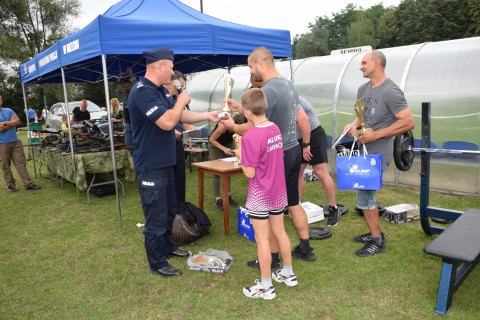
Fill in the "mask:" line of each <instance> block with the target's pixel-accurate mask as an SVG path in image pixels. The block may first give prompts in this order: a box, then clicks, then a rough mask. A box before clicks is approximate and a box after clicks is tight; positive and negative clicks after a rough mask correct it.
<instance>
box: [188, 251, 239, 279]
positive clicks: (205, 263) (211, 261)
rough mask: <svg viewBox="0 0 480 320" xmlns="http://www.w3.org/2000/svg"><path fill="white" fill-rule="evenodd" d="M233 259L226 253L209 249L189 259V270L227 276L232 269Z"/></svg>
mask: <svg viewBox="0 0 480 320" xmlns="http://www.w3.org/2000/svg"><path fill="white" fill-rule="evenodd" d="M232 263H233V258H232V256H230V254H229V253H228V252H226V251H219V250H215V249H211V248H210V249H208V250H207V251H206V252H199V253H198V254H197V255H194V256H190V257H189V258H188V259H187V269H188V270H194V271H201V272H211V273H216V274H225V272H227V270H228V269H230V267H231V265H232Z"/></svg>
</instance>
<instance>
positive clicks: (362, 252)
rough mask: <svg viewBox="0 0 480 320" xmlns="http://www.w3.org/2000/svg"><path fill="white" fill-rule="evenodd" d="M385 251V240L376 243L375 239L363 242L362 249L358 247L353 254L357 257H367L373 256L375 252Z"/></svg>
mask: <svg viewBox="0 0 480 320" xmlns="http://www.w3.org/2000/svg"><path fill="white" fill-rule="evenodd" d="M385 251H387V246H386V245H385V241H382V243H381V244H376V243H375V241H373V240H372V241H369V242H367V243H365V245H364V246H363V248H362V249H358V250H357V251H356V252H355V254H356V255H357V256H359V257H368V256H373V255H374V254H377V253H383V252H385Z"/></svg>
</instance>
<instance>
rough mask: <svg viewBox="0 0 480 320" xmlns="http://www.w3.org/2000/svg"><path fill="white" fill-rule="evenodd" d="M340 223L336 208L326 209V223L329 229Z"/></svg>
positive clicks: (338, 212)
mask: <svg viewBox="0 0 480 320" xmlns="http://www.w3.org/2000/svg"><path fill="white" fill-rule="evenodd" d="M339 221H340V211H339V210H338V207H336V208H335V207H332V206H329V207H328V222H327V226H329V227H335V226H336V225H337V224H338V222H339Z"/></svg>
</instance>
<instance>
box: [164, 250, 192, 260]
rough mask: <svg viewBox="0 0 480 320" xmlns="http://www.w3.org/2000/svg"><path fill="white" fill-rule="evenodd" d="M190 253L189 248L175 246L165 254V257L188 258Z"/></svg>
mask: <svg viewBox="0 0 480 320" xmlns="http://www.w3.org/2000/svg"><path fill="white" fill-rule="evenodd" d="M191 255H192V253H191V252H190V251H189V250H182V249H179V248H177V249H176V250H175V251H173V252H170V253H169V254H167V258H171V257H180V258H188V257H190V256H191Z"/></svg>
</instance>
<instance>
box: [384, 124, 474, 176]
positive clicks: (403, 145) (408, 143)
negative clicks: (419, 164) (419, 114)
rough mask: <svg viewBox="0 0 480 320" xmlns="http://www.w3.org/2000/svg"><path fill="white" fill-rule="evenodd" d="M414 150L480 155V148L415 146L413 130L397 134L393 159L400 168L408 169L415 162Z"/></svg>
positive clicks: (402, 169)
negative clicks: (462, 148) (459, 148)
mask: <svg viewBox="0 0 480 320" xmlns="http://www.w3.org/2000/svg"><path fill="white" fill-rule="evenodd" d="M414 152H426V153H448V154H473V155H480V151H478V150H454V149H436V148H414V139H413V133H412V132H411V131H408V132H405V133H404V134H400V135H397V136H395V138H394V141H393V160H394V161H395V165H396V166H397V168H398V170H401V171H407V170H408V169H410V167H411V166H412V164H413V158H414Z"/></svg>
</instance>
